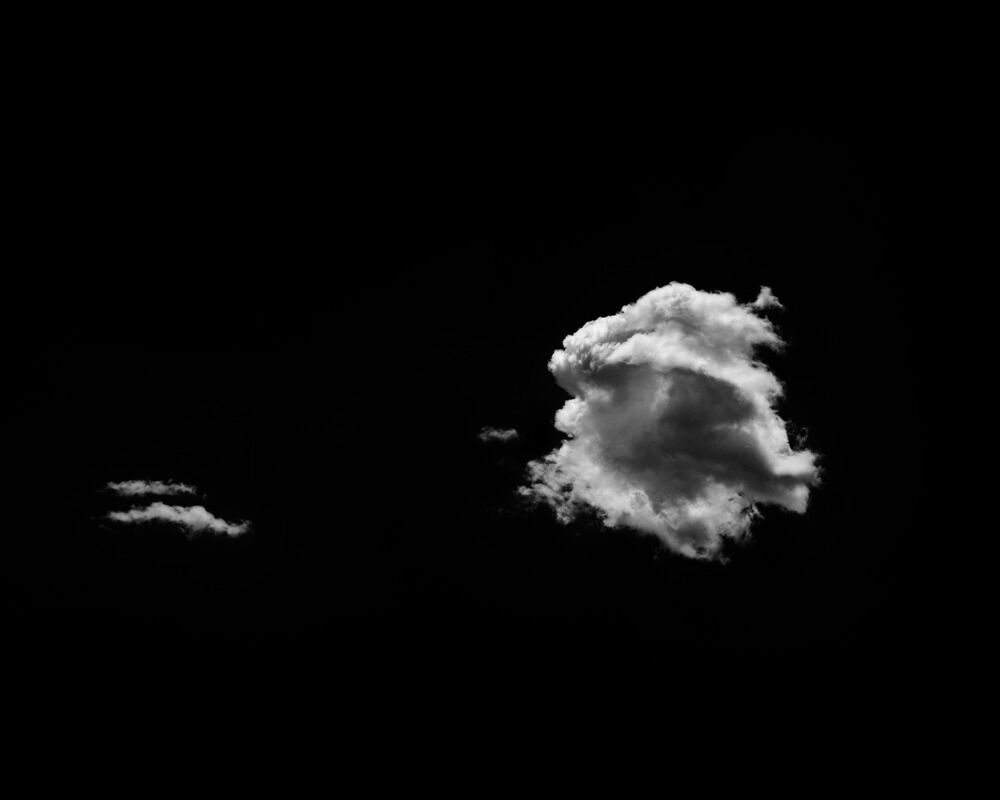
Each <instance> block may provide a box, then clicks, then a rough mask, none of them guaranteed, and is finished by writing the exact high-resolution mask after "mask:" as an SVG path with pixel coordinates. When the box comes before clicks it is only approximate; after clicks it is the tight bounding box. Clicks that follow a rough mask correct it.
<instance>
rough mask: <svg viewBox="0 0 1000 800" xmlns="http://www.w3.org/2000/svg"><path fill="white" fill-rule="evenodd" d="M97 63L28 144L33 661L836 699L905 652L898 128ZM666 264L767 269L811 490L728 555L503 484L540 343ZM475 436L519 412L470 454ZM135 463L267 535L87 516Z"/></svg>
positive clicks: (27, 439) (174, 671) (537, 372)
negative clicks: (768, 684)
mask: <svg viewBox="0 0 1000 800" xmlns="http://www.w3.org/2000/svg"><path fill="white" fill-rule="evenodd" d="M109 74H110V75H113V76H114V79H113V81H112V80H110V79H109V80H108V81H105V82H102V83H99V84H97V85H98V86H99V87H100V91H98V90H97V89H94V88H93V86H92V85H91V86H90V88H89V89H88V90H87V91H83V90H82V89H81V87H79V86H74V85H73V77H72V75H69V74H67V75H65V76H64V78H65V80H64V81H63V83H61V84H59V85H60V86H61V87H62V89H63V90H64V91H62V92H61V93H59V92H57V93H56V94H55V95H53V96H50V97H49V98H48V106H49V108H50V110H51V109H53V108H54V109H55V113H54V114H52V115H49V116H47V117H46V118H45V120H44V121H39V122H37V131H36V134H37V135H36V141H35V142H34V143H33V145H34V146H33V148H32V150H31V155H26V156H25V161H26V163H27V166H28V168H29V171H30V172H31V173H32V176H33V177H32V180H31V181H30V184H29V189H28V190H27V192H26V196H25V202H24V204H23V208H22V209H21V214H20V216H19V218H18V219H19V220H21V219H22V217H23V227H24V230H25V232H26V233H27V238H28V240H29V241H30V246H29V248H28V250H27V251H26V254H25V256H24V267H23V269H19V270H18V271H17V274H16V275H15V276H14V277H13V279H12V285H11V291H10V292H9V293H8V295H7V297H8V299H7V301H6V302H7V305H8V319H9V320H10V322H11V333H10V335H9V336H8V337H7V343H8V360H9V363H10V364H11V365H13V369H12V372H13V374H14V375H15V376H16V381H15V388H14V390H13V391H12V392H11V393H10V395H9V401H10V403H11V414H10V417H9V418H10V419H11V421H12V425H11V427H12V428H13V431H12V433H11V436H10V442H9V445H10V452H11V453H13V459H14V462H15V464H16V468H17V469H16V471H17V477H16V478H15V479H14V482H13V484H12V485H13V486H15V487H16V490H17V491H16V496H15V503H14V504H15V506H16V509H15V512H14V517H13V520H12V522H13V524H12V525H11V526H10V530H11V531H12V534H11V535H9V536H8V545H7V546H8V557H7V558H6V559H5V563H6V567H5V572H6V579H5V584H6V589H5V592H6V598H7V603H6V604H7V608H8V610H9V614H8V619H9V625H8V630H9V631H10V636H11V641H12V642H15V643H16V644H17V645H18V646H17V647H16V648H14V649H15V650H16V652H17V653H18V656H17V660H18V663H20V664H21V666H22V667H23V668H24V672H25V674H26V675H28V674H30V675H32V676H34V677H37V676H38V675H48V676H49V678H51V677H52V676H53V675H58V674H61V670H62V669H63V667H62V665H65V664H66V663H73V664H74V665H77V666H78V668H79V671H77V672H76V674H77V675H79V674H83V675H85V676H87V678H86V680H94V681H97V682H98V683H100V681H101V680H105V681H108V680H111V678H110V677H109V676H114V679H113V680H114V681H121V680H127V681H136V682H138V683H139V684H142V685H145V684H144V682H152V683H154V684H156V685H162V684H163V683H164V682H163V681H162V680H161V679H162V677H163V676H169V681H167V682H166V683H167V684H168V685H170V686H174V687H176V686H177V685H181V686H194V685H198V686H208V687H209V688H210V689H211V690H212V691H215V690H217V689H218V688H219V686H220V685H223V684H224V685H226V686H227V687H229V690H231V689H232V686H233V685H236V686H244V687H253V689H254V693H255V695H256V696H260V695H261V694H262V693H263V694H267V693H268V692H276V693H281V692H288V691H306V690H305V689H303V688H302V687H309V689H308V692H311V693H313V694H315V693H316V692H320V693H321V692H323V691H332V692H334V693H337V692H339V691H342V690H343V689H342V687H344V686H350V687H358V686H366V687H370V686H372V685H377V686H379V687H380V691H381V692H383V693H384V692H397V693H399V694H403V695H405V694H408V693H409V692H411V691H412V692H413V693H414V694H418V695H421V694H426V693H427V692H428V691H430V690H429V689H428V688H427V687H428V686H432V687H437V689H438V690H441V687H448V688H447V690H448V691H457V689H456V688H455V687H465V688H469V689H473V690H475V689H482V690H485V691H486V692H488V693H503V692H506V691H510V687H512V686H516V687H522V688H523V687H528V688H533V689H542V690H546V691H548V690H553V688H554V687H558V686H560V685H564V684H565V683H566V682H570V683H572V682H574V681H583V682H587V681H590V682H591V684H590V685H591V686H593V685H594V683H593V682H596V683H597V684H599V685H607V684H611V685H622V684H621V681H622V676H629V677H628V678H627V679H625V683H627V682H628V681H631V680H634V681H636V683H637V684H639V685H642V686H648V687H653V688H650V691H661V690H662V691H669V692H670V693H672V694H675V695H677V696H686V695H687V694H692V695H698V696H700V695H702V694H703V693H705V692H718V693H722V694H726V693H729V692H735V693H739V691H740V688H739V686H738V685H737V684H738V683H739V682H741V681H747V680H748V678H747V676H748V675H753V676H756V678H763V677H767V679H768V680H772V679H777V680H779V681H787V682H789V683H790V684H791V685H800V684H801V685H807V686H811V687H813V688H814V689H816V690H817V691H821V692H824V693H825V692H830V691H834V690H835V687H838V686H841V687H842V686H844V685H845V684H847V683H850V682H851V681H864V682H866V683H868V682H872V681H874V684H875V685H877V683H878V678H877V676H879V675H882V676H886V675H896V674H898V673H897V671H896V670H897V667H898V666H899V665H900V664H902V663H904V662H906V661H908V660H909V659H910V658H911V657H912V654H913V653H914V652H919V651H920V649H921V647H922V645H921V635H922V634H921V631H920V627H919V619H918V618H917V615H916V612H915V606H914V598H913V596H912V593H911V588H912V586H911V584H910V582H909V560H910V556H909V545H908V541H909V540H910V538H911V537H912V535H913V534H914V531H915V530H916V529H917V528H918V527H919V526H920V524H921V520H920V519H919V505H920V498H915V497H914V496H913V489H912V487H913V486H914V477H915V476H916V475H917V474H918V473H919V472H920V470H921V452H920V441H921V439H920V432H921V431H922V425H923V422H922V417H921V414H920V412H919V411H918V407H917V403H916V402H915V401H914V399H913V398H915V397H917V396H919V393H918V392H917V379H916V353H915V329H914V327H913V315H912V312H911V309H912V304H913V299H914V298H913V295H914V293H915V288H914V287H915V283H914V281H913V279H912V276H907V275H905V274H904V273H903V272H902V270H901V268H900V265H899V263H898V242H897V241H896V238H895V231H894V228H893V225H894V219H893V213H894V211H895V209H896V207H897V206H896V204H897V203H898V193H899V192H900V175H901V173H902V172H904V171H905V169H906V165H905V164H904V163H902V161H901V152H902V150H901V148H902V147H903V142H902V140H901V134H900V133H899V129H898V128H897V127H896V126H895V125H894V124H893V121H892V120H891V119H887V118H886V117H884V116H881V117H880V116H874V115H872V114H870V113H869V110H868V109H863V108H857V107H853V106H851V105H850V104H848V105H847V106H846V107H842V108H841V107H838V108H837V109H836V110H833V109H831V108H827V107H825V108H823V110H822V113H805V112H798V111H790V110H789V109H787V108H786V109H783V110H782V111H780V112H779V111H775V112H766V113H765V112H762V111H761V110H760V109H754V108H753V107H750V108H746V107H742V106H741V107H739V108H738V109H737V108H736V107H727V108H722V109H719V108H715V109H713V113H712V115H711V116H706V115H705V113H704V112H702V111H700V110H699V111H695V110H688V109H687V108H686V107H685V108H682V107H681V106H680V105H678V104H675V103H674V102H672V101H671V99H670V98H668V97H665V96H654V95H650V94H648V93H637V94H636V96H634V97H633V96H628V95H623V94H621V93H618V92H607V93H602V94H601V96H600V99H598V98H597V97H596V96H595V94H594V93H592V92H591V91H589V90H587V91H584V90H581V89H579V88H577V89H574V90H570V89H568V87H567V86H566V85H565V84H558V83H557V84H552V85H550V84H546V85H544V86H536V87H534V89H533V90H532V91H530V92H526V91H521V90H512V89H511V90H508V89H505V88H504V87H503V86H502V84H500V83H495V82H490V83H483V82H481V81H477V80H473V79H470V80H469V81H468V82H462V81H453V82H452V83H451V84H449V85H448V86H447V87H444V88H442V87H441V86H440V85H439V84H437V83H434V82H430V83H428V82H426V81H421V80H413V82H412V85H411V84H410V83H409V82H408V81H407V80H406V78H405V76H400V77H399V78H398V80H392V81H386V82H385V83H382V82H372V83H365V84H361V85H359V84H358V83H357V82H356V81H351V80H346V81H343V82H341V83H336V84H335V85H334V86H333V87H326V89H324V88H323V87H320V88H319V89H316V88H314V86H313V85H310V89H309V91H305V90H304V89H301V88H290V87H289V86H288V85H287V84H284V85H282V86H277V87H275V86H268V85H267V83H266V81H265V80H264V79H263V78H262V79H261V81H260V82H253V81H248V84H250V85H251V86H252V87H253V90H252V91H251V90H249V89H237V88H236V86H235V84H233V83H225V82H224V85H222V86H220V87H218V88H212V87H211V86H209V87H207V88H206V85H205V83H204V81H194V80H193V79H191V78H190V77H188V78H187V79H184V80H182V79H179V78H178V77H177V76H176V75H168V76H155V77H154V76H151V75H149V74H147V73H143V74H142V75H141V76H129V75H127V74H124V73H123V72H122V71H121V70H115V69H111V70H110V71H109ZM196 86H197V88H195V87H196ZM675 280H676V281H684V282H688V283H691V284H693V285H694V286H695V287H697V288H699V289H702V290H713V291H729V292H733V293H734V294H735V295H736V296H737V297H738V298H739V299H740V300H741V301H744V302H746V301H750V300H753V298H754V297H755V296H756V294H757V291H758V289H759V288H760V286H761V285H768V286H770V287H771V288H772V289H773V290H774V292H775V294H776V295H777V296H778V297H779V298H780V299H781V301H782V302H783V304H784V305H785V309H784V310H782V311H771V312H769V315H770V316H771V318H772V319H774V320H775V322H776V324H777V325H778V328H779V330H780V331H781V333H782V334H783V336H784V338H785V339H786V340H787V343H788V347H787V349H786V350H785V351H784V352H782V353H769V354H765V355H763V358H764V360H765V361H766V362H767V363H768V364H769V365H771V366H772V367H773V369H774V371H775V372H776V374H777V375H778V376H779V378H780V379H781V380H782V381H783V382H784V384H785V388H786V397H785V399H783V400H782V403H781V406H780V411H781V413H782V414H783V416H784V417H785V418H786V419H788V420H790V421H791V422H792V423H793V425H794V427H795V429H796V430H804V431H805V432H806V434H807V442H808V445H809V446H810V447H811V448H813V449H815V450H817V451H818V452H819V453H820V454H821V461H820V463H821V465H822V468H823V483H822V485H821V486H819V487H818V488H817V489H816V490H815V491H814V494H813V498H812V500H811V503H810V507H809V511H808V512H807V513H806V514H805V515H802V516H799V515H793V514H786V513H783V512H782V511H780V510H779V509H774V508H765V509H764V518H763V519H762V520H761V521H760V522H759V523H758V524H757V526H756V527H755V530H754V534H753V536H752V538H751V539H750V540H749V541H748V542H746V543H743V544H740V545H739V546H734V547H733V548H732V549H731V551H730V552H729V553H728V563H725V564H719V563H702V562H694V561H689V560H685V559H683V558H680V557H677V556H675V555H673V554H670V553H667V552H665V551H664V550H663V549H662V547H660V546H659V545H658V544H657V543H656V542H655V541H654V540H651V539H648V538H644V537H641V536H638V535H636V534H634V533H632V532H629V531H626V530H611V529H606V528H604V527H603V526H601V525H600V524H599V523H598V522H595V521H593V520H586V519H584V520H581V521H579V522H577V523H575V524H573V525H571V526H560V525H558V524H557V523H556V522H555V521H554V520H553V519H552V516H551V514H550V513H549V512H547V511H545V510H544V509H532V508H530V507H527V506H526V505H524V504H523V503H522V501H520V500H519V498H517V496H516V494H515V489H516V487H517V485H518V484H519V482H520V481H521V479H522V477H523V470H524V465H525V463H526V462H527V461H528V460H530V459H532V458H537V457H540V456H541V455H543V454H545V453H547V452H548V451H549V450H551V449H552V448H553V447H554V446H556V445H557V443H558V441H559V436H558V434H557V432H556V431H555V430H554V428H553V427H552V419H553V415H554V413H555V411H556V410H557V409H558V408H559V407H560V406H561V405H562V403H563V402H564V400H565V396H564V395H563V393H562V391H561V390H560V389H559V388H558V387H557V386H556V385H555V383H554V381H553V380H552V379H551V376H550V375H549V373H548V371H547V369H546V363H547V360H548V358H549V356H550V354H551V352H552V351H553V350H554V349H556V348H557V347H558V346H559V345H560V342H561V340H562V337H564V336H565V335H567V334H569V333H571V332H573V331H575V330H576V329H577V328H579V327H580V326H581V325H582V324H584V323H585V322H587V321H589V320H591V319H594V318H595V317H597V316H602V315H607V314H612V313H615V312H616V311H617V310H618V309H620V307H621V306H622V305H624V304H625V303H629V302H632V301H634V300H636V299H637V298H638V297H640V296H641V295H642V294H644V293H645V292H646V291H649V290H650V289H652V288H654V287H657V286H661V285H664V284H665V283H668V282H670V281H675ZM486 425H490V426H497V427H515V428H517V429H518V430H519V431H520V433H521V436H520V438H519V439H518V440H517V441H516V442H513V443H509V444H498V443H492V444H484V443H482V442H480V441H479V440H478V439H477V433H478V431H479V429H480V428H481V427H482V426H486ZM140 477H143V478H149V479H168V478H173V479H176V480H181V481H185V482H188V483H194V484H197V485H198V486H199V487H201V488H202V489H203V490H204V491H205V492H206V494H207V501H206V505H207V506H208V508H209V509H210V510H212V511H214V512H215V513H217V514H219V515H220V516H223V517H225V518H227V519H243V518H248V519H251V520H252V521H253V523H254V530H253V532H252V533H251V534H250V535H247V536H246V537H243V538H240V539H236V540H224V541H220V540H217V539H203V538H202V539H196V540H193V541H186V540H185V539H184V538H183V536H180V535H178V534H176V533H173V532H171V531H169V530H158V529H155V528H154V529H151V530H148V531H146V530H142V529H139V528H129V529H126V530H120V529H114V528H112V527H109V526H107V525H106V524H103V523H101V522H100V516H101V515H102V514H103V513H105V512H106V511H107V510H108V509H109V508H111V507H117V506H118V505H120V504H121V501H119V500H116V499H114V498H112V497H110V496H108V495H107V494H102V493H101V492H100V491H99V490H100V487H101V486H102V485H103V484H104V483H105V482H106V481H108V480H123V479H131V478H140ZM137 676H138V677H137ZM151 676H157V677H156V678H153V677H151ZM206 676H207V677H206ZM223 676H225V677H223ZM609 676H616V678H615V679H612V678H611V677H609ZM859 676H861V677H859ZM872 676H876V677H872ZM615 680H618V681H619V683H617V684H616V683H615ZM401 687H402V688H401ZM352 693H353V690H352V691H350V692H347V694H352Z"/></svg>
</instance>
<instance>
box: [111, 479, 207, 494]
mask: <svg viewBox="0 0 1000 800" xmlns="http://www.w3.org/2000/svg"><path fill="white" fill-rule="evenodd" d="M106 488H108V489H110V490H111V491H113V492H117V493H118V494H120V495H128V496H133V495H140V494H197V492H198V487H196V486H189V485H188V484H186V483H173V482H172V481H120V482H118V483H115V482H114V481H109V482H108V485H107V487H106Z"/></svg>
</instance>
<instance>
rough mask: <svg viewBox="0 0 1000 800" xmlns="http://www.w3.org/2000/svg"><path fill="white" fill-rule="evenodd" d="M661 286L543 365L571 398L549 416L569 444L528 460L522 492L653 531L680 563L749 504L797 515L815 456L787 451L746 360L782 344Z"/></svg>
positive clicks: (751, 511) (749, 309) (702, 298)
mask: <svg viewBox="0 0 1000 800" xmlns="http://www.w3.org/2000/svg"><path fill="white" fill-rule="evenodd" d="M766 307H780V303H778V300H777V298H776V297H774V295H773V294H772V293H771V291H770V289H768V288H767V287H764V288H762V289H761V293H760V295H759V296H758V298H757V300H756V301H754V302H753V303H751V304H747V305H740V304H739V303H737V302H736V300H735V298H734V297H733V296H732V295H730V294H727V293H708V292H700V291H698V290H697V289H694V288H693V287H691V286H688V285H686V284H677V283H672V284H669V285H668V286H665V287H662V288H659V289H655V290H653V291H652V292H649V293H648V294H646V295H645V296H643V297H642V298H640V299H639V300H638V301H637V302H636V303H634V304H632V305H629V306H625V307H624V308H623V309H622V311H621V312H620V313H619V314H616V315H613V316H610V317H603V318H601V319H598V320H595V321H593V322H590V323H588V324H587V325H585V326H583V327H582V328H581V329H580V330H579V331H577V332H576V333H574V334H572V335H571V336H568V337H566V339H565V340H564V342H563V349H561V350H557V351H556V352H555V353H554V354H553V356H552V359H551V360H550V363H549V368H550V370H551V371H552V372H553V374H554V375H555V377H556V380H557V381H558V382H559V384H560V385H561V386H562V387H563V388H565V389H566V390H567V391H568V392H569V394H571V395H572V398H571V399H570V400H569V401H567V403H566V404H565V405H564V406H563V408H562V409H561V410H560V411H559V412H558V414H557V415H556V427H557V428H558V429H559V430H560V431H562V432H563V433H565V434H566V435H567V436H568V437H569V438H568V439H567V441H565V442H564V443H563V445H562V446H561V447H560V448H558V449H557V450H555V451H553V452H552V453H550V454H549V455H548V456H546V457H545V458H543V459H541V460H538V461H533V462H531V463H530V464H529V465H528V474H529V481H528V483H527V485H525V486H524V487H522V488H521V492H522V493H523V494H525V495H526V496H529V497H532V498H535V499H537V500H540V501H542V502H545V503H547V504H549V505H550V506H552V508H553V509H554V510H555V512H556V514H557V516H558V518H559V519H560V520H562V521H564V522H568V521H569V520H571V519H572V518H573V517H574V516H575V514H576V513H577V512H578V511H579V510H580V509H582V508H584V507H591V508H593V509H596V510H597V511H598V513H599V514H600V515H601V516H602V517H603V519H604V521H605V523H606V524H608V525H610V526H626V527H630V528H633V529H636V530H640V531H644V532H648V533H652V534H655V535H656V536H658V537H659V538H660V539H661V540H662V541H663V542H664V543H665V544H666V545H667V546H668V547H670V548H671V549H673V550H676V551H677V552H680V553H683V554H685V555H688V556H692V557H702V558H708V557H712V556H714V555H716V554H717V553H718V551H719V549H720V548H721V546H722V543H723V540H724V539H725V538H726V537H739V536H742V535H744V534H746V533H747V531H748V530H749V528H750V525H751V523H752V520H753V519H754V517H755V516H757V514H758V511H757V505H758V504H763V503H772V504H776V505H779V506H782V507H784V508H786V509H788V510H791V511H796V512H799V513H801V512H804V511H805V509H806V506H807V504H808V498H809V487H810V486H811V485H814V484H816V483H817V482H818V480H819V470H818V468H817V466H816V459H817V456H816V454H815V453H812V452H811V451H809V450H800V451H795V450H793V449H792V447H791V446H790V444H789V441H788V435H787V432H786V429H785V423H784V421H783V420H782V419H781V418H780V417H779V416H778V414H777V413H776V411H775V410H774V407H773V406H774V402H775V401H776V400H777V398H778V397H780V395H781V392H782V387H781V384H780V383H779V382H778V380H777V378H775V376H774V375H772V374H771V373H770V372H769V371H768V370H767V368H766V367H764V366H763V365H762V364H760V363H759V362H757V361H756V360H754V358H753V353H754V349H755V348H756V347H759V346H766V347H772V348H778V347H781V346H782V344H783V343H782V341H781V339H780V338H779V337H778V335H777V334H776V333H775V331H774V329H773V326H772V325H771V323H770V322H769V321H768V320H767V319H765V318H763V317H760V316H758V314H757V313H756V312H757V311H758V310H759V309H763V308H766Z"/></svg>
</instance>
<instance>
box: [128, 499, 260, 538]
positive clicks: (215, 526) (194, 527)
mask: <svg viewBox="0 0 1000 800" xmlns="http://www.w3.org/2000/svg"><path fill="white" fill-rule="evenodd" d="M108 518H109V519H112V520H114V521H115V522H126V523H131V522H150V521H152V520H161V521H163V522H172V523H174V524H176V525H180V526H182V527H184V528H187V529H188V530H189V531H190V532H191V533H201V532H204V531H211V532H212V533H222V534H226V535H227V536H239V535H241V534H243V533H246V532H247V531H248V530H249V529H250V523H249V522H240V523H236V524H234V523H232V522H226V520H224V519H219V518H218V517H216V516H215V515H214V514H212V513H211V512H210V511H208V510H207V509H206V508H205V507H204V506H168V505H167V504H166V503H160V502H156V503H153V504H152V505H148V506H146V507H145V508H132V509H129V510H128V511H110V512H108Z"/></svg>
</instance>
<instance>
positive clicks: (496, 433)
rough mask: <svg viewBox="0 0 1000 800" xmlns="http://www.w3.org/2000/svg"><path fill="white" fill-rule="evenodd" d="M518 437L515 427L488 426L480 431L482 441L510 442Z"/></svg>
mask: <svg viewBox="0 0 1000 800" xmlns="http://www.w3.org/2000/svg"><path fill="white" fill-rule="evenodd" d="M517 437H518V433H517V431H516V430H515V429H514V428H490V427H486V428H483V429H482V430H481V431H479V440H480V441H481V442H509V441H511V440H512V439H516V438H517Z"/></svg>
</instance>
